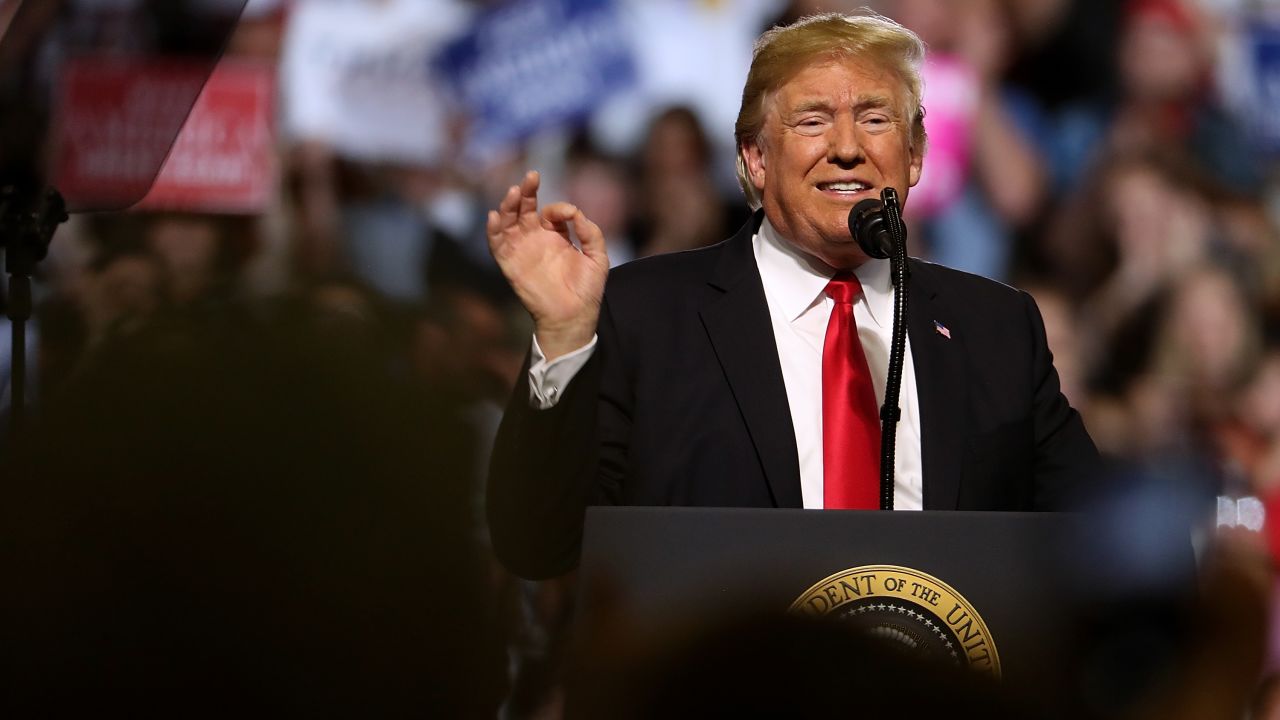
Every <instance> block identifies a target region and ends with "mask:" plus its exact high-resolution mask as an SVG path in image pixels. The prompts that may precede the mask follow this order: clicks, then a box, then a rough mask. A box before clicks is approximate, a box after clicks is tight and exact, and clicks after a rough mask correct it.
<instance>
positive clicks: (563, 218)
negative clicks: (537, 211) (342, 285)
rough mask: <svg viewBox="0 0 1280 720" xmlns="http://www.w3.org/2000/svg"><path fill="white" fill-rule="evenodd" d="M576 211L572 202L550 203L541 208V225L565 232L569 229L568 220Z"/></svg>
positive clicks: (577, 211)
mask: <svg viewBox="0 0 1280 720" xmlns="http://www.w3.org/2000/svg"><path fill="white" fill-rule="evenodd" d="M578 213H579V210H578V208H577V206H575V205H573V204H572V203H567V202H557V203H551V204H550V205H548V206H546V207H544V208H543V209H542V226H543V227H544V228H546V229H548V230H554V231H556V232H565V231H567V230H568V229H569V221H570V220H572V219H573V216H574V215H577V214H578Z"/></svg>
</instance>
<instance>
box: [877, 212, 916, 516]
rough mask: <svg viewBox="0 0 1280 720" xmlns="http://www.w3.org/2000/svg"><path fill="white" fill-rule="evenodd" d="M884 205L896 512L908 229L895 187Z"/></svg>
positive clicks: (887, 448)
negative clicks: (890, 281)
mask: <svg viewBox="0 0 1280 720" xmlns="http://www.w3.org/2000/svg"><path fill="white" fill-rule="evenodd" d="M880 199H881V202H883V203H884V220H885V226H886V230H887V231H888V233H889V237H890V239H891V240H892V250H891V252H890V254H889V268H890V270H889V273H890V277H891V278H892V279H893V287H894V293H893V339H892V341H891V342H890V344H889V376H888V378H887V379H886V381H885V385H884V404H883V405H881V406H880V509H881V510H892V509H893V486H894V484H893V472H894V463H895V456H896V451H897V439H898V421H899V420H900V419H901V418H902V408H900V407H899V406H898V397H899V395H901V391H902V363H903V361H904V359H905V358H906V354H907V295H908V293H907V276H908V275H909V272H908V270H907V229H906V226H904V225H903V223H902V206H901V204H899V202H898V192H897V191H896V190H894V189H893V188H891V187H887V188H885V189H884V190H883V191H881V193H880Z"/></svg>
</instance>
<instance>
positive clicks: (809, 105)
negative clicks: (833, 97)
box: [791, 98, 831, 113]
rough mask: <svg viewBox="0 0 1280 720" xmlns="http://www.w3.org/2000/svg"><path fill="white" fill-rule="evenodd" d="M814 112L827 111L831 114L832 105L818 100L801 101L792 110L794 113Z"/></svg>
mask: <svg viewBox="0 0 1280 720" xmlns="http://www.w3.org/2000/svg"><path fill="white" fill-rule="evenodd" d="M812 110H825V111H827V112H830V111H831V103H829V102H827V101H826V100H819V99H817V98H813V99H810V100H801V101H800V102H798V103H796V104H795V106H794V107H792V108H791V112H792V113H804V112H810V111H812Z"/></svg>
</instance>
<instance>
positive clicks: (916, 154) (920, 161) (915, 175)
mask: <svg viewBox="0 0 1280 720" xmlns="http://www.w3.org/2000/svg"><path fill="white" fill-rule="evenodd" d="M923 169H924V148H921V147H920V146H919V145H917V146H916V147H913V148H911V167H910V169H909V171H908V173H907V179H908V180H909V181H910V183H911V185H910V186H911V187H915V186H916V183H918V182H920V173H921V171H922V170H923Z"/></svg>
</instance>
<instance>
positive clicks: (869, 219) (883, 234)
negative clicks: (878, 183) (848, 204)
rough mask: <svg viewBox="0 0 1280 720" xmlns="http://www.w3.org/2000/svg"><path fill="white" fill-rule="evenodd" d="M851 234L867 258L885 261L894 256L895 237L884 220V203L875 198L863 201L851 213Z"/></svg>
mask: <svg viewBox="0 0 1280 720" xmlns="http://www.w3.org/2000/svg"><path fill="white" fill-rule="evenodd" d="M849 233H850V234H851V235H853V239H854V240H856V241H857V243H858V246H859V247H861V248H862V252H864V253H866V254H867V257H872V258H879V259H883V258H887V257H889V256H890V255H892V254H893V235H892V234H891V233H890V232H889V223H888V222H886V221H885V218H884V203H883V202H881V201H879V200H876V199H875V198H867V199H866V200H862V201H860V202H859V203H858V204H857V205H854V206H853V209H852V210H850V211H849Z"/></svg>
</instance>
